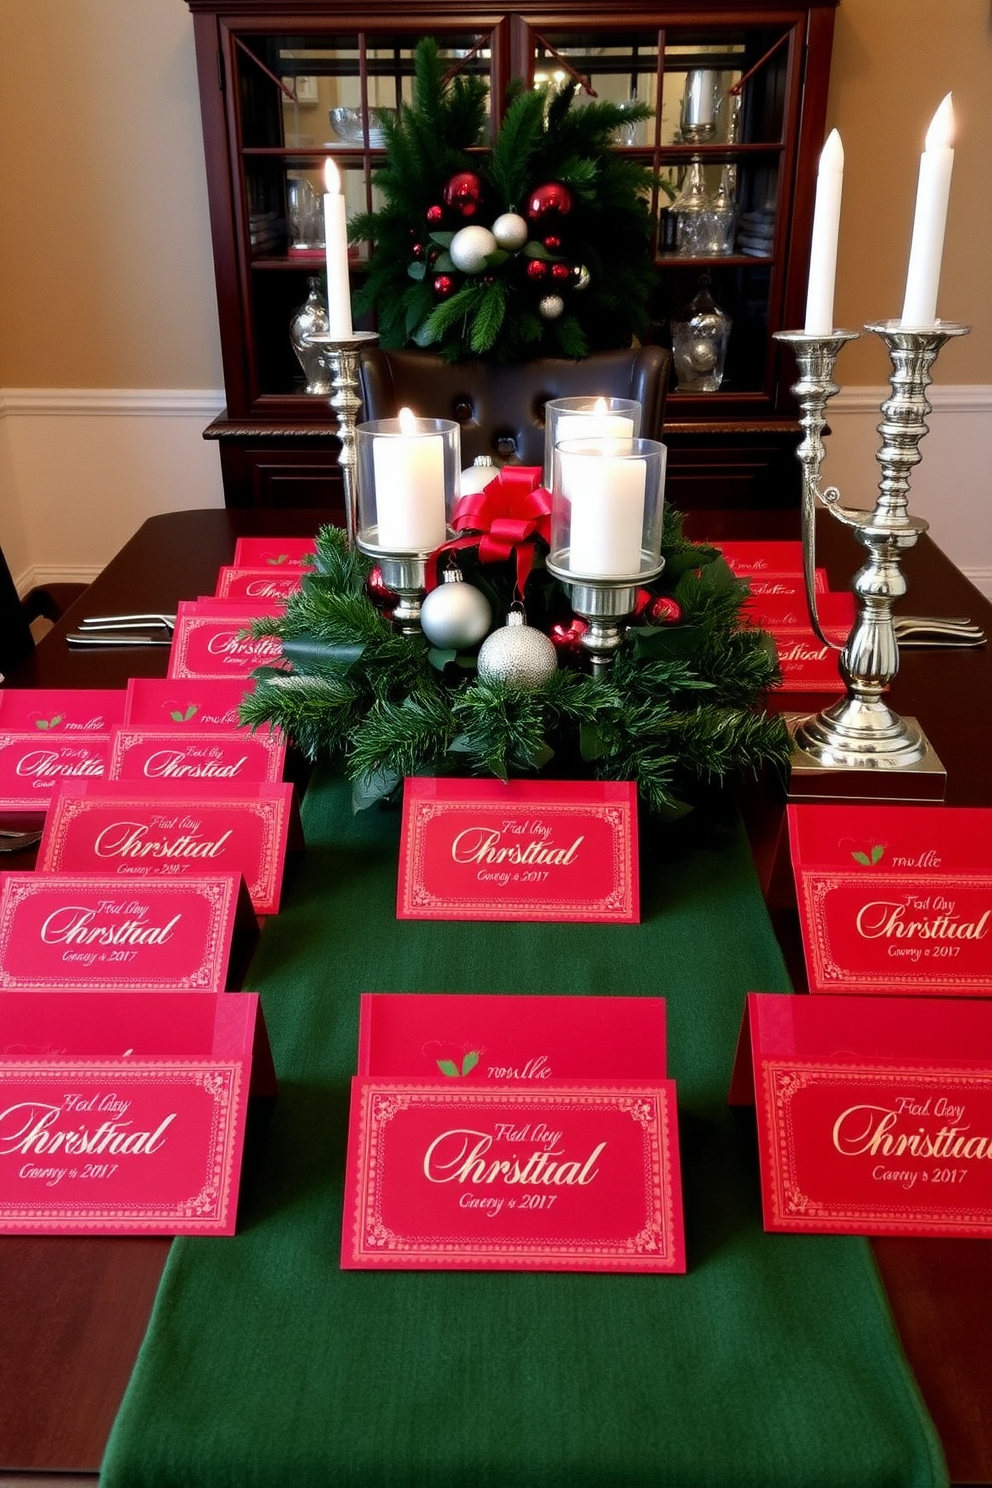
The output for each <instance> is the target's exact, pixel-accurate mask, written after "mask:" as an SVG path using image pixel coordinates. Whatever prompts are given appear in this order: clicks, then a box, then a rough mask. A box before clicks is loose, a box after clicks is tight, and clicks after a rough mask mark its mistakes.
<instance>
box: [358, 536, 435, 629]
mask: <svg viewBox="0 0 992 1488" xmlns="http://www.w3.org/2000/svg"><path fill="white" fill-rule="evenodd" d="M356 546H357V547H358V550H359V552H362V553H364V554H365V556H366V557H367V558H371V559H372V560H373V562H375V563H377V564H378V565H379V568H380V570H381V571H382V582H383V584H384V586H385V587H386V588H387V589H389V590H391V591H392V593H393V594H395V595H396V596H397V598H398V600H399V603H398V604H397V605H396V607H395V609H394V610H393V612H392V621H393V624H394V625H395V626H396V628H397V629H398V630H399V632H400V633H401V635H410V636H412V635H420V634H421V629H420V606H421V602H422V600H423V597H424V595H425V594H426V593H427V564H428V560H429V559H430V558H431V556H432V553H433V549H425V550H424V551H423V552H420V553H388V552H384V551H383V549H382V548H379V547H377V546H376V544H375V542H374V541H373V539H372V537H371V536H370V537H368V538H362V537H359V538H357V539H356Z"/></svg>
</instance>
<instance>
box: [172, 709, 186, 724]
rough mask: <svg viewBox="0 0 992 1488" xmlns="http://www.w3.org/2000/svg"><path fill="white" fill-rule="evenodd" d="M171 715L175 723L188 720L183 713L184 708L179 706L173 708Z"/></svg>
mask: <svg viewBox="0 0 992 1488" xmlns="http://www.w3.org/2000/svg"><path fill="white" fill-rule="evenodd" d="M169 717H170V718H171V719H172V721H173V723H185V722H186V714H185V713H183V712H182V710H181V709H179V708H173V710H172V712H171V713H170V714H169Z"/></svg>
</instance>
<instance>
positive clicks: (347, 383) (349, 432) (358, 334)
mask: <svg viewBox="0 0 992 1488" xmlns="http://www.w3.org/2000/svg"><path fill="white" fill-rule="evenodd" d="M304 340H305V344H306V345H307V346H313V347H315V348H317V352H318V358H319V361H320V363H321V365H322V366H323V367H324V369H325V371H327V372H328V373H329V374H330V378H331V389H332V391H331V396H330V398H329V400H328V401H329V403H330V406H331V407H332V408H333V410H334V412H335V414H336V416H337V421H338V438H339V439H340V441H341V452H340V454H339V455H338V465H339V466H340V468H341V480H342V484H343V486H344V524H345V530H346V532H347V534H348V543H349V545H350V546H351V547H354V546H355V543H356V541H357V538H358V505H357V486H356V480H355V424H356V422H357V420H358V413H359V410H360V409H361V406H362V400H361V397H360V395H359V392H358V388H359V378H358V368H359V364H360V362H361V359H362V352H363V351H365V350H366V349H367V348H369V347H372V346H376V345H378V342H379V334H378V332H377V331H355V333H354V334H353V335H352V336H349V337H347V338H346V339H342V338H340V337H338V336H331V335H328V334H327V332H326V331H314V332H313V333H312V334H311V335H309V336H306V337H305V338H304Z"/></svg>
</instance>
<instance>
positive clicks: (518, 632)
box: [479, 610, 558, 692]
mask: <svg viewBox="0 0 992 1488" xmlns="http://www.w3.org/2000/svg"><path fill="white" fill-rule="evenodd" d="M557 670H558V653H557V652H556V651H555V648H554V645H553V644H552V642H551V641H550V640H549V639H548V637H547V636H546V635H545V634H544V632H543V631H541V630H535V629H534V627H533V626H532V625H528V624H527V623H526V621H525V620H524V617H523V615H522V614H521V612H520V611H519V610H511V611H510V613H509V615H508V616H507V617H506V624H505V625H504V626H503V627H502V629H501V630H494V631H493V633H492V635H491V636H487V637H486V639H485V640H484V641H483V643H482V645H481V647H480V648H479V680H480V681H481V682H502V683H503V684H504V686H506V687H515V688H517V689H518V690H519V691H520V692H534V691H536V690H537V688H539V687H543V686H544V684H545V682H547V681H548V679H549V678H550V677H552V676H553V675H554V673H555V672H556V671H557Z"/></svg>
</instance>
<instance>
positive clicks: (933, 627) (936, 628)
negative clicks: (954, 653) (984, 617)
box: [893, 615, 986, 649]
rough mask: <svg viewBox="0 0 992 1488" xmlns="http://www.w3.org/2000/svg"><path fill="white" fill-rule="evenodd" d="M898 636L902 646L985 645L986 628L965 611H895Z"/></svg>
mask: <svg viewBox="0 0 992 1488" xmlns="http://www.w3.org/2000/svg"><path fill="white" fill-rule="evenodd" d="M893 629H894V630H895V633H896V640H897V641H898V642H899V645H900V647H901V648H903V647H907V648H910V649H922V648H924V647H931V648H937V647H943V648H950V647H959V646H960V647H974V646H984V645H985V643H986V635H985V631H984V630H983V628H982V627H981V626H980V625H976V624H975V622H974V621H972V620H970V619H969V618H968V617H967V616H964V615H960V616H959V615H949V616H943V617H942V616H939V615H896V616H895V618H894V620H893Z"/></svg>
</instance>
